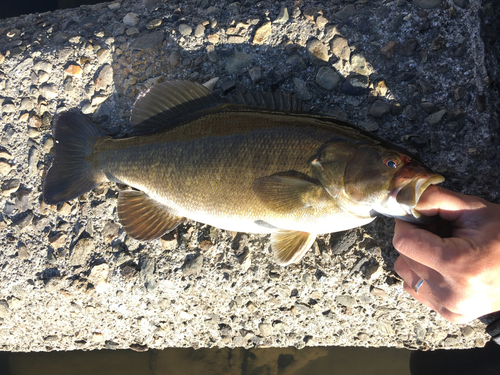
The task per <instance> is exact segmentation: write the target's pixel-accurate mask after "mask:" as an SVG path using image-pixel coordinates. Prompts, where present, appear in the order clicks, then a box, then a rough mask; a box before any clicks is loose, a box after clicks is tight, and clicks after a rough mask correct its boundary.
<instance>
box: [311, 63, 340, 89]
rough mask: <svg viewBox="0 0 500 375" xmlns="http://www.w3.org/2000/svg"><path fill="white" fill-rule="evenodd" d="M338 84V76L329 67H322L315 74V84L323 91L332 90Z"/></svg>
mask: <svg viewBox="0 0 500 375" xmlns="http://www.w3.org/2000/svg"><path fill="white" fill-rule="evenodd" d="M339 82H340V75H339V74H338V73H337V72H336V71H335V70H333V69H332V68H330V67H327V66H323V67H321V68H320V69H319V71H318V73H317V74H316V83H317V84H318V85H319V86H321V87H323V88H324V89H325V90H333V89H334V88H335V87H337V85H338V84H339Z"/></svg>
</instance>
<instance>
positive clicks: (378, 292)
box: [370, 287, 389, 298]
mask: <svg viewBox="0 0 500 375" xmlns="http://www.w3.org/2000/svg"><path fill="white" fill-rule="evenodd" d="M370 293H371V294H372V295H374V296H376V297H381V298H387V297H388V296H389V294H388V293H387V292H386V291H385V290H384V289H380V288H376V287H372V288H371V290H370Z"/></svg>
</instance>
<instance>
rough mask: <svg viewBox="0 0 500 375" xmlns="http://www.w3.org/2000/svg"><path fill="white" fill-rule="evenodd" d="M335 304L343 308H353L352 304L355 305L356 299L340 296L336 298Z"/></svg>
mask: <svg viewBox="0 0 500 375" xmlns="http://www.w3.org/2000/svg"><path fill="white" fill-rule="evenodd" d="M335 302H337V303H338V304H339V305H342V306H345V307H353V306H354V304H355V303H356V299H355V298H354V297H352V296H348V295H342V296H336V297H335Z"/></svg>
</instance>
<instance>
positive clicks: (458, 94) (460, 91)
mask: <svg viewBox="0 0 500 375" xmlns="http://www.w3.org/2000/svg"><path fill="white" fill-rule="evenodd" d="M465 93H466V91H465V88H463V87H462V86H460V87H457V88H456V89H455V91H453V98H455V100H456V101H459V100H460V99H463V98H464V96H465Z"/></svg>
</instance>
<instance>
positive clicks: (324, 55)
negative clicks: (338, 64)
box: [306, 39, 330, 61]
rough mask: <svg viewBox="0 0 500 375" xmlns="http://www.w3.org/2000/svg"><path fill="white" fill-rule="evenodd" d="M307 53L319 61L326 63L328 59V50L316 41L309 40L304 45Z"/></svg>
mask: <svg viewBox="0 0 500 375" xmlns="http://www.w3.org/2000/svg"><path fill="white" fill-rule="evenodd" d="M306 49H307V51H308V52H309V53H310V54H311V55H312V56H314V57H315V58H317V59H318V60H321V61H328V60H329V59H330V57H329V56H328V48H326V46H325V45H324V44H323V43H321V42H320V41H319V40H317V39H311V40H309V41H308V42H307V45H306Z"/></svg>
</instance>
